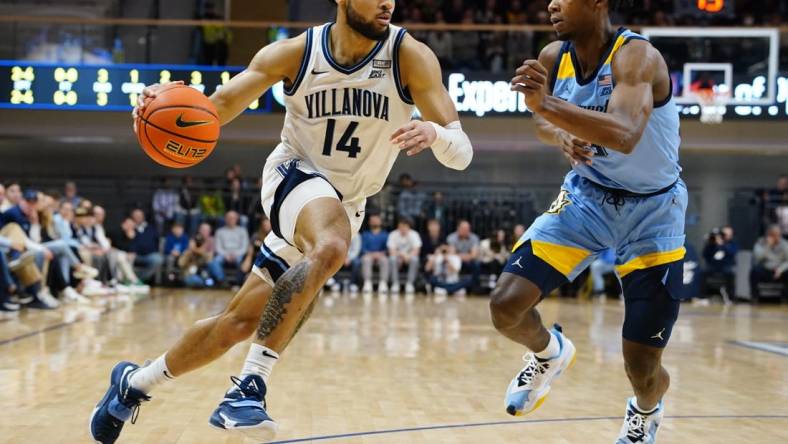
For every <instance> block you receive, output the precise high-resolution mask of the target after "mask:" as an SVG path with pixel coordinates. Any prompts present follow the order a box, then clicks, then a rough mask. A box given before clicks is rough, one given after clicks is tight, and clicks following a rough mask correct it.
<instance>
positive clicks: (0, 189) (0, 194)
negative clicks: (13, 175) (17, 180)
mask: <svg viewBox="0 0 788 444" xmlns="http://www.w3.org/2000/svg"><path fill="white" fill-rule="evenodd" d="M4 202H5V186H3V184H2V183H0V205H3V203H4ZM1 212H2V210H0V213H1Z"/></svg>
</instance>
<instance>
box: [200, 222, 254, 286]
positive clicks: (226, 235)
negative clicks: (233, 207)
mask: <svg viewBox="0 0 788 444" xmlns="http://www.w3.org/2000/svg"><path fill="white" fill-rule="evenodd" d="M238 219H239V216H238V213H236V212H235V211H228V212H227V214H226V215H225V217H224V226H223V227H222V228H219V229H218V230H216V237H215V244H214V246H215V249H216V253H215V254H214V256H213V260H212V261H211V264H210V269H211V275H213V276H214V278H215V279H216V282H217V284H221V283H223V282H224V279H225V274H224V267H225V266H227V267H232V268H234V269H236V270H237V272H238V278H237V283H240V282H243V271H242V270H241V263H242V262H243V260H244V258H245V257H246V254H247V250H248V249H249V233H248V232H247V231H246V230H245V229H244V228H242V227H240V226H239V225H238Z"/></svg>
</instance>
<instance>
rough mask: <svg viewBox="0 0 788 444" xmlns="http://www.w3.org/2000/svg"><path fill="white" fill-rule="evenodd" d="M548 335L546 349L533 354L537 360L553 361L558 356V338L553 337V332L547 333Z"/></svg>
mask: <svg viewBox="0 0 788 444" xmlns="http://www.w3.org/2000/svg"><path fill="white" fill-rule="evenodd" d="M548 333H550V342H548V343H547V347H545V349H544V350H542V351H540V352H536V353H534V354H535V355H536V357H537V358H539V359H553V358H555V357H556V356H558V353H560V352H561V346H560V345H559V344H558V338H557V337H555V334H553V332H551V331H548Z"/></svg>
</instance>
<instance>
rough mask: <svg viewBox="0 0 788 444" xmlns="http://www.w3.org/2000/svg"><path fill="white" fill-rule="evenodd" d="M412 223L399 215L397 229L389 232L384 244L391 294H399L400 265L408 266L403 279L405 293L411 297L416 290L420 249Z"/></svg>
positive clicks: (419, 241) (417, 235)
mask: <svg viewBox="0 0 788 444" xmlns="http://www.w3.org/2000/svg"><path fill="white" fill-rule="evenodd" d="M412 225H413V223H412V222H411V221H410V220H409V219H408V218H406V217H401V218H400V220H399V222H398V223H397V229H396V230H394V231H392V232H391V233H389V238H388V241H386V246H387V247H388V250H389V261H390V262H391V294H392V295H397V294H399V286H400V281H399V270H400V267H407V268H408V275H407V277H406V279H405V295H406V296H408V297H412V296H413V294H414V293H415V292H416V287H415V285H414V284H415V283H416V276H417V274H418V272H419V252H420V251H421V236H419V233H417V232H416V230H414V229H413V228H411V227H412Z"/></svg>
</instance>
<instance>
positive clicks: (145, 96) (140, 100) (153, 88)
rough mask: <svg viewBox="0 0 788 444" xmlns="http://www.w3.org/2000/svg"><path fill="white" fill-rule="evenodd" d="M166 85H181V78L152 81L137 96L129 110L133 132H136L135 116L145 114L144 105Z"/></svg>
mask: <svg viewBox="0 0 788 444" xmlns="http://www.w3.org/2000/svg"><path fill="white" fill-rule="evenodd" d="M167 85H183V80H178V81H175V82H168V83H154V84H153V85H148V86H146V87H145V88H143V89H142V94H140V95H139V96H137V106H135V107H134V109H133V110H132V111H131V118H132V120H133V122H134V132H135V133H136V132H137V118H138V117H139V116H141V115H143V114H145V107H146V106H148V103H149V102H150V101H151V100H152V99H154V98H155V97H156V92H157V91H159V90H160V89H161V88H162V87H164V86H167Z"/></svg>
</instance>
